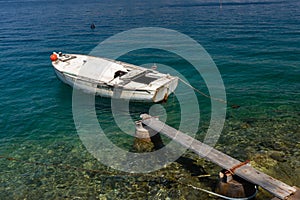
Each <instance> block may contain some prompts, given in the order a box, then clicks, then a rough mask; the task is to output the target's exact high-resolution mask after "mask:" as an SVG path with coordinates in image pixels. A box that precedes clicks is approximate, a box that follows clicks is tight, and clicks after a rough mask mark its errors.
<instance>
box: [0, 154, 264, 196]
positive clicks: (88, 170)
mask: <svg viewBox="0 0 300 200" xmlns="http://www.w3.org/2000/svg"><path fill="white" fill-rule="evenodd" d="M0 159H6V160H9V161H15V162H20V163H24V164H32V165H39V166H44V167H49V166H50V167H61V168H65V169H73V170H77V171H85V172H91V173H98V174H101V176H103V175H104V172H103V171H101V170H93V169H86V168H80V167H74V166H71V165H65V164H49V163H41V162H32V161H24V160H21V159H18V158H13V157H6V156H1V155H0ZM106 175H109V177H111V178H112V177H118V176H130V177H135V176H136V177H139V176H140V175H137V174H128V173H126V174H120V175H113V174H109V173H107V174H106ZM143 176H147V174H143ZM208 176H210V175H204V176H203V177H208ZM148 177H150V178H156V177H153V176H150V175H148ZM160 178H164V179H165V180H167V181H169V182H175V183H178V184H180V185H184V186H188V187H191V188H193V189H195V190H199V191H202V192H205V193H208V194H211V195H214V196H217V197H220V198H223V199H226V200H249V199H252V198H254V197H255V196H256V194H257V192H258V189H257V187H256V186H255V192H254V194H253V195H251V196H249V197H245V198H232V197H227V196H224V195H221V194H218V193H215V192H212V191H209V190H206V189H203V188H199V187H196V186H193V185H191V184H188V183H183V182H180V181H178V180H176V179H171V178H167V177H160ZM139 182H147V181H139Z"/></svg>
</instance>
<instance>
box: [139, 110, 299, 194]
mask: <svg viewBox="0 0 300 200" xmlns="http://www.w3.org/2000/svg"><path fill="white" fill-rule="evenodd" d="M141 117H142V123H143V124H144V125H146V126H148V127H150V128H151V129H153V130H155V131H156V132H159V133H161V134H164V135H165V136H167V137H169V138H171V139H173V140H175V141H176V142H177V143H179V144H181V145H182V146H184V147H185V148H188V149H190V150H192V151H193V152H195V153H196V154H197V155H199V156H200V157H202V158H205V159H207V160H209V161H211V162H213V163H215V164H217V165H219V166H220V167H222V168H224V169H227V170H230V169H233V168H234V167H236V166H239V165H241V164H242V163H241V162H240V161H239V160H237V159H234V158H232V157H230V156H228V155H226V154H224V153H222V152H220V151H218V150H216V149H214V148H213V147H211V146H209V145H207V144H204V143H202V142H200V141H198V140H195V139H194V138H193V137H191V136H189V135H186V134H184V133H182V132H180V131H178V130H176V129H174V128H173V127H170V126H168V125H166V124H165V123H163V122H161V121H159V120H158V119H157V118H154V117H151V116H150V115H147V114H143V115H141ZM234 174H236V175H238V176H239V177H241V178H243V179H245V180H247V181H249V182H251V183H253V184H255V185H259V186H261V187H262V188H264V189H265V190H267V191H269V192H270V193H271V194H273V195H274V196H275V197H278V198H279V199H287V198H288V197H289V196H291V195H293V194H294V193H295V192H296V188H294V187H291V186H289V185H287V184H285V183H283V182H281V181H279V180H276V179H274V178H272V177H271V176H269V175H267V174H264V173H263V172H260V171H258V170H256V169H254V168H253V167H251V166H250V165H241V166H240V167H237V168H236V169H235V170H234Z"/></svg>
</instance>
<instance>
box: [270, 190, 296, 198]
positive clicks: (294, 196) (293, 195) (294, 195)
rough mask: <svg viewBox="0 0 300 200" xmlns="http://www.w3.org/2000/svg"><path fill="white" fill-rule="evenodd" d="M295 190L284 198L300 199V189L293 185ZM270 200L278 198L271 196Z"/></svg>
mask: <svg viewBox="0 0 300 200" xmlns="http://www.w3.org/2000/svg"><path fill="white" fill-rule="evenodd" d="M294 188H295V189H296V190H297V191H296V192H295V193H294V194H292V195H291V196H289V197H287V199H286V200H299V199H300V189H299V188H297V187H294ZM272 200H280V199H278V198H277V197H275V198H273V199H272Z"/></svg>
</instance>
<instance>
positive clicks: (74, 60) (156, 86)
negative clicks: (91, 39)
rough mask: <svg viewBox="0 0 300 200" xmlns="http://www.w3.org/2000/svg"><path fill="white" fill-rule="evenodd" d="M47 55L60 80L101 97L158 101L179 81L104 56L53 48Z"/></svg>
mask: <svg viewBox="0 0 300 200" xmlns="http://www.w3.org/2000/svg"><path fill="white" fill-rule="evenodd" d="M50 59H51V61H52V65H53V67H54V70H55V73H56V75H57V77H58V78H59V79H60V80H61V81H63V82H64V83H66V84H68V85H70V86H72V87H75V88H77V89H81V90H83V91H84V92H88V93H93V94H96V95H99V96H102V97H109V98H119V99H127V100H132V101H143V102H161V101H166V100H167V98H168V96H169V95H170V94H171V93H172V92H174V90H175V89H176V87H177V84H178V77H176V76H171V75H169V74H164V73H160V72H158V71H156V70H154V69H147V68H143V67H140V66H136V65H132V64H128V63H125V62H120V61H116V60H110V59H107V58H100V57H94V56H89V55H80V54H63V53H61V52H59V53H56V52H54V53H53V54H52V55H51V56H50Z"/></svg>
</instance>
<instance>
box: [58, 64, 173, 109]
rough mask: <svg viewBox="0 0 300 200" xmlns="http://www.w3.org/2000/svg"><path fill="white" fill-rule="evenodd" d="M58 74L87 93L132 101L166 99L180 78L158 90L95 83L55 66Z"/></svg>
mask: <svg viewBox="0 0 300 200" xmlns="http://www.w3.org/2000/svg"><path fill="white" fill-rule="evenodd" d="M54 71H55V73H56V76H57V77H58V79H60V80H61V81H62V82H64V83H65V84H67V85H69V86H71V87H73V88H76V89H79V90H82V91H83V92H85V93H90V94H95V95H97V96H101V97H107V98H116V99H126V100H130V101H139V102H154V103H157V102H161V101H166V100H167V99H168V97H169V95H170V94H171V93H173V92H174V90H175V89H176V87H177V84H178V79H177V78H176V77H174V78H173V79H170V81H169V82H168V83H166V84H164V85H163V86H161V87H159V88H157V89H156V90H140V89H135V90H132V89H127V88H124V87H115V86H108V85H106V84H99V83H93V82H90V81H89V80H84V79H83V78H78V77H76V76H72V75H69V74H66V73H64V72H60V71H58V70H57V69H55V68H54Z"/></svg>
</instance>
